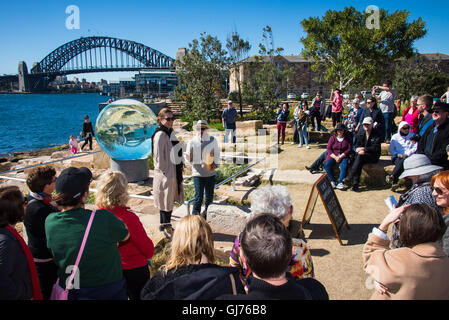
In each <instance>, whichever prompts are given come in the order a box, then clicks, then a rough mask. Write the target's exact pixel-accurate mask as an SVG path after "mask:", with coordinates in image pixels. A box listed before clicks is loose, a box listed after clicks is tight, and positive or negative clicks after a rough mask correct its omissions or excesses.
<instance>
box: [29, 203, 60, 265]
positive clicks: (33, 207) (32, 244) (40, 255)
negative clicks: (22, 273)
mask: <svg viewBox="0 0 449 320" xmlns="http://www.w3.org/2000/svg"><path fill="white" fill-rule="evenodd" d="M30 199H31V201H30V202H29V203H28V206H27V208H26V213H25V218H24V221H23V224H24V225H25V229H26V233H27V237H28V247H29V248H30V251H31V254H32V255H33V258H36V259H50V258H53V256H52V254H51V252H50V250H49V249H48V248H47V237H46V235H45V219H47V217H48V216H49V215H50V213H52V212H57V211H58V210H57V209H56V208H54V207H53V206H50V205H47V204H45V203H44V202H43V201H42V200H37V199H35V198H33V197H31V198H30Z"/></svg>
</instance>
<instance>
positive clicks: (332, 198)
mask: <svg viewBox="0 0 449 320" xmlns="http://www.w3.org/2000/svg"><path fill="white" fill-rule="evenodd" d="M318 195H319V196H320V197H321V200H322V201H323V205H324V208H325V209H326V212H327V215H328V216H329V220H330V221H331V224H332V228H333V229H334V231H335V234H336V235H337V238H338V241H339V242H340V244H341V245H343V243H342V242H341V238H340V233H341V231H342V229H343V227H344V226H345V225H346V227H347V228H348V229H349V225H348V222H347V221H346V217H345V215H344V213H343V209H342V208H341V205H340V202H339V201H338V198H337V195H336V194H335V191H334V188H332V185H331V181H330V180H329V177H328V176H327V175H326V174H323V175H322V176H321V177H320V178H319V179H318V180H317V181H316V182H315V184H314V185H313V187H312V191H311V192H310V197H309V201H308V203H307V207H306V210H305V212H304V217H303V219H302V222H301V230H302V228H303V226H304V225H305V224H308V223H310V219H311V218H312V214H313V211H314V209H315V205H316V202H317V200H318Z"/></svg>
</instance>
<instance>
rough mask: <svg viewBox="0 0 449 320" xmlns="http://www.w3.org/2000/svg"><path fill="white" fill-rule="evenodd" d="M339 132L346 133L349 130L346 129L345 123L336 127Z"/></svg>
mask: <svg viewBox="0 0 449 320" xmlns="http://www.w3.org/2000/svg"><path fill="white" fill-rule="evenodd" d="M339 130H343V131H346V130H348V129H347V128H346V126H345V125H344V124H343V123H337V126H336V127H335V131H339Z"/></svg>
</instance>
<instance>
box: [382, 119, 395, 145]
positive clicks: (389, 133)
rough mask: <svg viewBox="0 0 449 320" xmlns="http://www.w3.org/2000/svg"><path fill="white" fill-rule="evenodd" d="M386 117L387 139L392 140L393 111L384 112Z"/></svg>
mask: <svg viewBox="0 0 449 320" xmlns="http://www.w3.org/2000/svg"><path fill="white" fill-rule="evenodd" d="M382 115H383V116H384V119H385V141H387V140H388V141H390V139H391V127H392V122H393V113H392V112H386V113H382Z"/></svg>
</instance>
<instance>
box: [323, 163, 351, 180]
mask: <svg viewBox="0 0 449 320" xmlns="http://www.w3.org/2000/svg"><path fill="white" fill-rule="evenodd" d="M336 164H337V161H335V159H332V158H331V159H330V160H328V161H326V162H325V163H324V169H325V170H326V174H327V176H328V177H329V179H330V180H331V181H333V182H335V178H334V172H333V168H334V165H336ZM347 172H348V159H347V158H344V159H343V160H341V162H340V177H339V178H338V183H342V182H343V180H344V178H346V174H347Z"/></svg>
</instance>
